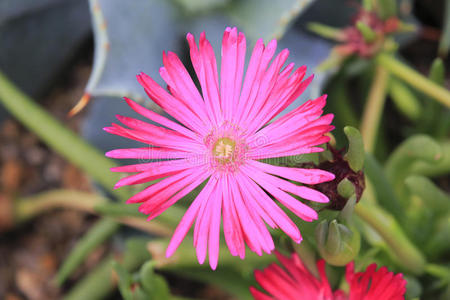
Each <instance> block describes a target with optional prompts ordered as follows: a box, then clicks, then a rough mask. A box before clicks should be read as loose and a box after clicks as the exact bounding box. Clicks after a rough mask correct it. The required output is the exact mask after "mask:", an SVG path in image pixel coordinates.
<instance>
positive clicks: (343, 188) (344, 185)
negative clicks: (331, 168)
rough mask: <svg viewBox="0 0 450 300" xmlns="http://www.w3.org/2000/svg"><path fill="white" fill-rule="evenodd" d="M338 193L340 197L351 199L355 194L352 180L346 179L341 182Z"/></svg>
mask: <svg viewBox="0 0 450 300" xmlns="http://www.w3.org/2000/svg"><path fill="white" fill-rule="evenodd" d="M337 191H338V194H339V195H340V196H342V197H344V198H350V197H351V196H352V195H353V194H354V193H355V186H354V185H353V183H352V182H351V181H350V180H348V179H347V178H344V179H342V180H341V182H339V184H338V186H337Z"/></svg>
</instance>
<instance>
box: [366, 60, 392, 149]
mask: <svg viewBox="0 0 450 300" xmlns="http://www.w3.org/2000/svg"><path fill="white" fill-rule="evenodd" d="M388 77H389V74H388V72H387V71H386V69H384V68H383V67H381V66H377V68H376V70H375V77H374V80H373V82H372V86H371V87H370V91H369V96H368V99H367V103H366V106H365V108H364V112H363V117H362V124H361V134H362V136H363V139H364V145H365V147H366V152H369V153H372V152H373V151H374V149H375V141H376V138H377V132H378V127H379V124H380V120H381V115H382V112H383V107H384V103H385V100H386V89H387V83H388Z"/></svg>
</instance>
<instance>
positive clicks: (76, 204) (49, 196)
mask: <svg viewBox="0 0 450 300" xmlns="http://www.w3.org/2000/svg"><path fill="white" fill-rule="evenodd" d="M107 202H108V200H107V199H106V198H103V197H102V196H99V195H96V194H91V193H86V192H80V191H76V190H53V191H49V192H44V193H41V194H38V195H35V196H31V197H26V198H19V199H16V200H14V207H15V211H14V215H15V221H16V222H18V223H21V222H25V221H27V220H29V219H31V218H33V217H35V216H37V215H39V214H41V213H43V212H46V211H48V210H50V209H54V208H69V209H76V210H81V211H85V212H90V213H95V211H94V206H96V205H100V204H103V203H107Z"/></svg>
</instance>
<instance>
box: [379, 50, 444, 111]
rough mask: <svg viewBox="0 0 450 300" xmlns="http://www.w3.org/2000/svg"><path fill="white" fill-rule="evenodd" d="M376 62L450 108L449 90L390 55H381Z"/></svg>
mask: <svg viewBox="0 0 450 300" xmlns="http://www.w3.org/2000/svg"><path fill="white" fill-rule="evenodd" d="M376 61H377V63H378V64H379V65H380V66H383V67H384V68H386V70H388V71H389V72H391V73H392V74H394V75H395V76H397V77H398V78H400V79H402V80H403V81H405V82H407V83H409V84H410V85H411V86H412V87H413V88H415V89H417V90H419V91H421V92H423V93H425V94H427V95H428V96H430V97H432V98H434V99H435V100H437V101H439V102H440V103H441V104H442V105H444V106H446V107H450V91H448V90H447V89H445V88H443V87H441V86H439V85H438V84H436V83H434V82H433V81H431V80H429V79H428V78H426V77H425V76H423V75H422V74H420V73H418V72H417V71H415V70H414V69H412V68H410V67H408V66H407V65H405V64H403V63H402V62H400V61H399V60H397V59H395V58H394V57H393V56H391V55H389V54H385V53H381V54H379V55H378V56H377V58H376Z"/></svg>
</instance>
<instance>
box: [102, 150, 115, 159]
mask: <svg viewBox="0 0 450 300" xmlns="http://www.w3.org/2000/svg"><path fill="white" fill-rule="evenodd" d="M115 151H116V150H111V151H107V152H105V156H106V157H108V158H114V154H115Z"/></svg>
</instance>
